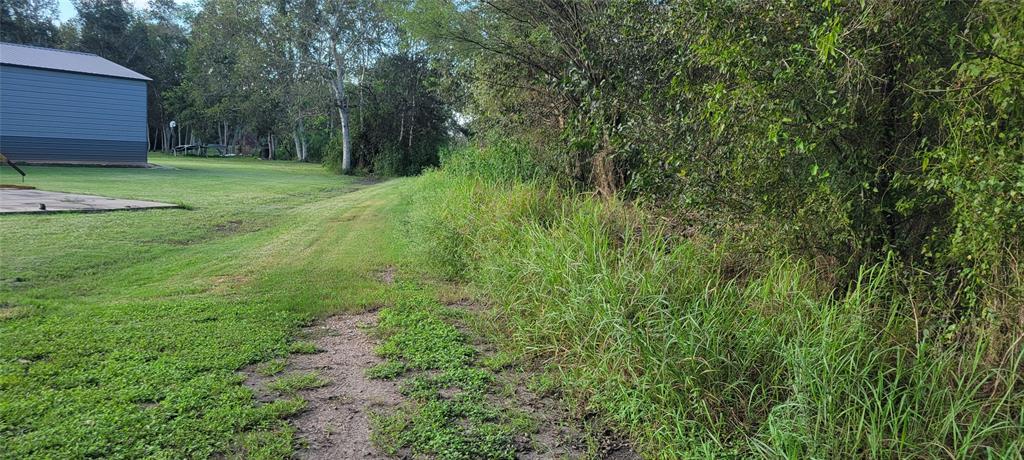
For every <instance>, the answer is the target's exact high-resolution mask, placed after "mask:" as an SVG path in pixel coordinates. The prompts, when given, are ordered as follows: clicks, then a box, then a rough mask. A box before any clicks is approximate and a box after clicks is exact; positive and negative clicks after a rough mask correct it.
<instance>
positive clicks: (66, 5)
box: [57, 0, 181, 22]
mask: <svg viewBox="0 0 1024 460" xmlns="http://www.w3.org/2000/svg"><path fill="white" fill-rule="evenodd" d="M128 3H131V4H132V5H134V6H135V7H136V8H145V7H146V5H148V4H149V0H128ZM177 3H181V2H180V1H177ZM73 17H75V6H74V5H72V4H71V0H57V19H59V20H60V21H61V22H64V21H67V20H68V19H71V18H73Z"/></svg>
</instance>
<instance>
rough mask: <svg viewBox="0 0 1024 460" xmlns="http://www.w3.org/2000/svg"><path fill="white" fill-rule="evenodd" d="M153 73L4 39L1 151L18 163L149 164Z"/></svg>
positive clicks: (1, 50)
mask: <svg viewBox="0 0 1024 460" xmlns="http://www.w3.org/2000/svg"><path fill="white" fill-rule="evenodd" d="M149 80H150V79H149V78H148V77H146V76H145V75H142V74H140V73H137V72H134V71H132V70H130V69H127V68H125V67H122V66H120V65H117V64H115V63H113V62H110V61H108V60H106V59H103V58H101V57H99V56H97V55H95V54H88V53H78V52H73V51H63V50H55V49H50V48H40V47H35V46H25V45H14V44H10V43H0V153H3V154H4V155H5V156H7V157H8V158H9V159H11V160H13V161H15V162H20V163H57V164H105V165H145V164H146V163H147V156H146V153H147V151H148V141H147V138H146V135H147V126H146V82H147V81H149Z"/></svg>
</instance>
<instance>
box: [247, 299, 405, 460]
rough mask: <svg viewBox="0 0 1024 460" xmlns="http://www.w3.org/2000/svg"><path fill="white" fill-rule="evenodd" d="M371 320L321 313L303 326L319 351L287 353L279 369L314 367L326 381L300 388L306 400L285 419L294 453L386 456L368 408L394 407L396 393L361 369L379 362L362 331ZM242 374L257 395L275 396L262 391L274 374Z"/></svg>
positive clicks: (370, 314) (308, 369)
mask: <svg viewBox="0 0 1024 460" xmlns="http://www.w3.org/2000/svg"><path fill="white" fill-rule="evenodd" d="M375 321H376V313H374V312H365V313H360V314H353V315H346V314H341V315H336V316H332V317H330V318H327V319H326V320H325V321H323V322H320V323H317V324H316V325H314V326H312V327H310V328H308V329H306V330H305V331H304V335H307V336H308V337H309V339H310V340H312V341H313V342H314V343H315V344H316V345H317V348H319V349H320V350H321V352H319V353H315V354H306V355H292V356H291V357H289V359H288V366H287V368H286V370H285V372H317V373H318V374H320V375H321V376H323V377H324V378H326V379H327V380H328V381H329V383H328V384H326V385H325V386H323V387H320V388H315V389H309V390H302V391H301V392H300V395H301V396H302V397H303V398H304V399H306V401H308V405H307V407H306V410H304V411H303V412H302V413H301V414H299V415H298V416H296V417H294V418H292V419H291V421H292V423H293V424H294V425H295V427H296V429H297V432H296V437H297V438H298V439H299V443H300V446H302V445H304V447H305V448H300V449H298V450H297V452H296V453H297V456H298V457H299V458H307V459H325V460H326V459H332V460H333V459H342V458H345V459H347V458H381V459H383V458H389V457H388V456H385V455H383V454H382V453H380V452H379V451H378V450H377V449H376V448H375V447H374V446H373V444H372V443H371V442H370V413H371V412H373V411H380V410H387V409H389V408H392V407H394V406H396V405H397V404H398V403H399V402H400V401H401V395H400V394H399V392H398V388H397V385H396V384H395V383H394V382H387V381H382V380H370V379H368V378H366V369H367V368H369V367H370V366H373V365H374V364H376V363H378V362H380V358H378V357H377V356H376V355H374V354H373V346H374V342H373V340H372V339H371V338H370V337H369V336H368V335H367V333H366V331H365V329H366V328H367V327H368V326H372V325H373V324H374V323H375ZM246 374H247V376H248V379H247V382H246V384H247V385H248V386H250V387H251V388H253V389H254V390H256V392H257V396H258V397H259V398H260V399H261V400H272V399H274V398H275V397H276V396H278V395H276V394H274V393H273V392H269V391H268V390H266V384H267V383H268V382H269V381H271V380H273V379H274V377H260V376H259V375H257V374H256V373H255V372H246Z"/></svg>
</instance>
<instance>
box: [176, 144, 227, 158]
mask: <svg viewBox="0 0 1024 460" xmlns="http://www.w3.org/2000/svg"><path fill="white" fill-rule="evenodd" d="M210 149H214V150H216V151H217V155H218V156H225V155H227V152H228V146H226V145H224V144H182V145H179V146H176V147H174V148H173V149H172V151H173V152H174V153H175V154H178V153H184V154H185V155H188V153H189V152H195V155H200V154H201V155H202V156H204V157H205V156H209V151H210Z"/></svg>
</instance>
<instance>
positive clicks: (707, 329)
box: [416, 170, 1024, 458]
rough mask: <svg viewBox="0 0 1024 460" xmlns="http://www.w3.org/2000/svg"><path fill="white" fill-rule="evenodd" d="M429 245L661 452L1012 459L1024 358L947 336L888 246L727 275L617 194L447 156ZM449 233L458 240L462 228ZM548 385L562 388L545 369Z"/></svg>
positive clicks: (594, 404)
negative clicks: (861, 257)
mask: <svg viewBox="0 0 1024 460" xmlns="http://www.w3.org/2000/svg"><path fill="white" fill-rule="evenodd" d="M420 187H421V188H420V191H419V193H417V195H416V196H417V197H419V199H420V201H419V205H418V206H417V207H416V209H417V210H418V217H417V219H416V222H417V225H418V227H417V228H418V229H420V231H421V232H422V234H423V235H424V237H425V239H426V241H425V245H424V246H425V250H426V251H427V254H428V257H430V258H435V257H436V255H435V254H436V251H437V248H438V247H437V246H432V245H433V244H435V243H434V241H438V240H440V241H457V242H458V244H454V243H449V244H446V245H445V247H448V248H449V250H450V251H451V253H450V254H449V256H448V257H442V258H440V259H439V260H443V261H447V263H450V264H452V266H451V267H450V268H449V270H450V271H451V272H457V273H460V274H461V276H463V277H465V278H466V279H468V280H470V281H471V282H473V283H474V284H475V285H476V287H478V288H479V289H480V290H481V291H482V292H484V293H485V294H486V295H488V296H489V297H490V299H491V300H493V303H494V304H495V305H497V307H496V308H497V319H498V322H499V323H500V326H499V327H502V328H504V330H505V332H504V335H507V336H508V337H509V343H508V344H507V346H509V347H510V348H511V349H512V350H517V351H518V352H519V353H523V354H527V355H529V356H535V357H538V358H541V359H544V360H546V361H548V362H551V363H552V365H553V366H555V367H556V371H555V372H553V373H552V374H551V375H553V376H558V377H559V379H560V382H559V383H558V385H557V386H559V387H561V388H563V389H564V390H566V392H567V394H568V395H570V396H571V397H575V398H578V401H580V402H581V404H585V405H586V408H587V409H589V410H594V411H596V412H598V413H600V414H602V416H603V417H605V418H606V419H607V420H609V421H610V422H612V424H613V425H614V426H616V427H618V428H620V429H622V430H623V431H625V432H627V433H629V434H630V435H631V436H632V437H633V438H634V439H635V440H636V441H637V442H638V447H639V448H640V449H641V450H643V451H644V452H645V453H646V454H648V455H651V456H662V457H682V458H692V457H707V456H722V455H735V456H737V457H750V456H761V457H791V458H847V457H857V456H869V457H873V458H883V457H932V456H945V455H950V456H954V457H960V458H967V457H985V456H991V457H1008V456H1009V457H1012V456H1014V455H1016V453H1018V452H1020V450H1021V448H1022V447H1024V429H1022V427H1024V419H1022V418H1021V417H1022V415H1021V414H1024V406H1022V402H1024V393H1022V392H1021V386H1020V384H1021V381H1020V378H1021V375H1024V374H1021V370H1022V364H1024V362H1022V359H1024V354H1022V353H1020V352H1019V351H1012V352H1011V353H1009V354H1006V355H1002V357H1003V361H1002V362H999V363H996V364H995V365H993V364H991V363H990V362H989V361H988V360H987V358H986V356H987V355H988V354H989V353H990V351H991V349H992V344H991V343H988V342H987V341H985V340H979V341H977V342H975V344H974V345H972V346H970V347H966V349H959V348H957V347H948V346H946V345H945V343H946V342H945V340H944V338H943V337H942V333H941V329H939V330H936V329H933V328H932V327H931V326H929V324H928V323H926V322H922V321H921V318H920V313H916V314H915V313H914V312H918V311H919V310H917V307H916V304H915V303H914V299H913V298H910V297H907V296H906V295H905V294H903V293H902V289H900V288H899V282H898V281H897V279H896V278H894V276H895V272H894V270H893V269H892V266H891V263H892V262H891V261H889V262H883V263H882V264H880V265H877V266H873V267H872V268H864V269H861V270H859V271H858V273H857V275H856V277H855V281H854V283H853V284H852V285H851V286H850V287H849V289H847V290H844V291H831V290H829V289H827V288H826V289H824V290H823V289H822V288H821V283H820V281H819V279H818V274H817V273H815V272H814V271H813V270H811V269H810V268H809V267H808V266H807V264H804V263H802V262H800V261H799V260H798V259H792V258H780V259H769V260H768V261H767V262H766V263H764V264H762V268H759V269H751V268H747V269H746V270H745V275H744V276H743V277H739V278H738V277H737V275H736V274H735V268H734V267H733V264H734V262H732V261H731V257H733V256H732V254H730V253H728V252H725V249H723V247H722V246H715V245H710V244H707V243H704V242H703V240H702V239H699V238H695V239H681V238H679V237H676V236H673V235H671V234H669V233H666V231H665V230H664V229H662V228H660V227H659V226H656V225H652V224H651V223H650V222H651V219H650V217H649V216H646V215H644V214H643V213H641V212H640V211H637V210H635V209H632V208H630V207H629V206H627V205H624V204H622V203H621V202H617V201H614V200H612V201H598V200H594V199H592V198H590V197H589V196H586V195H582V196H568V197H564V196H563V197H556V196H552V194H550V193H549V192H547V191H546V190H544V189H542V188H538V187H537V186H527V185H522V184H508V183H505V182H498V183H495V182H486V181H481V180H479V179H474V178H466V177H462V176H459V175H455V174H451V173H448V172H447V171H444V170H442V171H439V172H431V173H428V174H427V175H426V176H425V177H423V178H422V179H421V181H420ZM451 235H458V237H457V238H453V237H452V236H451ZM545 386H552V384H551V383H550V382H547V383H546V384H545Z"/></svg>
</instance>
